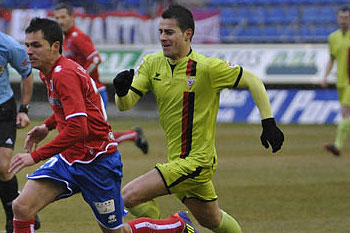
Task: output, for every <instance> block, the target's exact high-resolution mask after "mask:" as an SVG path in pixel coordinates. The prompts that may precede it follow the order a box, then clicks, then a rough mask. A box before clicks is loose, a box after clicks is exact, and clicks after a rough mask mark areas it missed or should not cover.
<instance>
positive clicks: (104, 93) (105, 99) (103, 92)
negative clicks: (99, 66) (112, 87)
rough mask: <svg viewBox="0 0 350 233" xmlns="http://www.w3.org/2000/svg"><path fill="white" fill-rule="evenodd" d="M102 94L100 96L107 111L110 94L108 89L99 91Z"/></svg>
mask: <svg viewBox="0 0 350 233" xmlns="http://www.w3.org/2000/svg"><path fill="white" fill-rule="evenodd" d="M99 92H100V95H101V97H102V100H103V104H104V106H105V109H107V106H108V93H107V90H106V88H105V89H101V90H99Z"/></svg>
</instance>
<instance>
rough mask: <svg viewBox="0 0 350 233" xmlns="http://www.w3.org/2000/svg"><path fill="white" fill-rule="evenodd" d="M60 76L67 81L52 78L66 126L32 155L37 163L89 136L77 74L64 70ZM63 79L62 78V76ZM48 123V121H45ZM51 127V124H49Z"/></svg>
mask: <svg viewBox="0 0 350 233" xmlns="http://www.w3.org/2000/svg"><path fill="white" fill-rule="evenodd" d="M62 72H65V73H60V75H62V76H64V77H65V79H62V78H61V79H60V78H55V77H54V76H52V79H53V85H54V86H55V87H56V88H55V91H56V92H57V94H58V95H59V96H60V100H61V104H62V106H63V112H64V113H65V121H66V126H65V127H64V128H63V129H61V130H60V131H59V133H58V135H57V136H56V137H55V138H54V139H53V140H51V141H50V142H49V143H48V144H46V145H44V146H42V147H40V148H39V149H38V150H35V151H34V152H32V153H31V156H32V158H33V160H34V161H35V162H39V161H40V160H45V159H47V158H50V157H51V156H53V155H55V154H58V153H61V152H63V151H64V150H66V149H68V148H69V147H71V146H72V145H74V144H76V143H77V142H82V141H84V139H85V138H86V137H87V136H88V126H87V125H88V124H87V113H86V108H85V103H84V97H83V96H85V94H84V93H83V92H84V91H83V88H82V86H81V83H80V79H79V78H78V77H77V74H76V73H75V72H74V71H72V70H69V69H68V70H64V69H63V71H62ZM60 77H61V76H60ZM45 122H46V123H47V121H45ZM48 125H50V124H48Z"/></svg>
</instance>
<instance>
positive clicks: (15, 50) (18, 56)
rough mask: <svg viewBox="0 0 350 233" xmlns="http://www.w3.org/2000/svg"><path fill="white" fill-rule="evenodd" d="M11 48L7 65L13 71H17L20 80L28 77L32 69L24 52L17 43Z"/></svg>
mask: <svg viewBox="0 0 350 233" xmlns="http://www.w3.org/2000/svg"><path fill="white" fill-rule="evenodd" d="M11 46H12V48H10V49H9V52H10V55H9V56H10V57H9V63H10V64H11V66H12V67H13V68H14V69H15V70H17V72H18V73H19V74H20V75H21V77H22V78H26V77H28V75H29V74H30V73H31V71H32V67H31V66H30V62H29V57H28V54H27V52H26V50H25V49H24V47H23V46H22V45H21V44H19V43H17V44H12V45H11Z"/></svg>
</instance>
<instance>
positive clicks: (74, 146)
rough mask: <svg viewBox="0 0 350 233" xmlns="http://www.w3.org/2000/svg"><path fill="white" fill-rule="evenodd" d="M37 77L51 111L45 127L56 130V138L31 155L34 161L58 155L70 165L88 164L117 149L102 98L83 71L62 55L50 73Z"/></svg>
mask: <svg viewBox="0 0 350 233" xmlns="http://www.w3.org/2000/svg"><path fill="white" fill-rule="evenodd" d="M40 78H41V79H42V81H43V82H44V83H45V85H46V88H47V92H48V98H49V103H50V106H51V108H52V110H53V112H54V113H53V114H52V115H51V116H50V117H49V118H48V119H46V121H45V124H46V126H47V127H48V128H49V130H51V129H53V128H57V130H58V135H57V136H56V137H55V138H54V139H53V140H52V141H50V142H49V143H48V144H46V145H44V146H42V147H41V148H39V149H38V150H36V151H34V152H32V153H31V155H32V158H33V159H34V161H35V162H38V161H40V160H44V159H47V158H49V157H51V156H53V155H55V154H58V153H60V154H61V157H62V158H63V159H64V160H65V161H66V162H68V163H69V164H72V163H74V162H78V161H79V162H82V163H88V162H91V161H92V160H94V159H95V158H96V157H97V156H99V155H101V154H110V153H113V152H115V151H116V150H117V145H118V144H117V142H116V141H115V139H114V137H113V132H112V129H111V126H110V125H109V124H108V122H107V121H106V119H107V116H106V112H105V109H104V107H103V106H104V105H103V101H102V98H101V96H100V94H99V92H98V89H97V88H96V85H95V83H94V81H93V80H92V79H91V78H90V76H89V75H88V73H87V72H86V71H85V70H84V68H82V67H81V66H80V65H79V64H77V63H76V62H74V61H72V60H69V59H67V58H66V57H64V56H61V57H60V58H59V59H58V60H57V61H56V63H55V64H54V66H53V69H52V71H51V73H50V74H49V75H48V76H45V75H44V74H43V73H41V72H40Z"/></svg>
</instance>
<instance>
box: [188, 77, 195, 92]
mask: <svg viewBox="0 0 350 233" xmlns="http://www.w3.org/2000/svg"><path fill="white" fill-rule="evenodd" d="M194 81H195V79H194V78H193V77H189V78H186V82H187V86H188V88H190V89H191V88H192V86H193V84H194Z"/></svg>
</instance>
